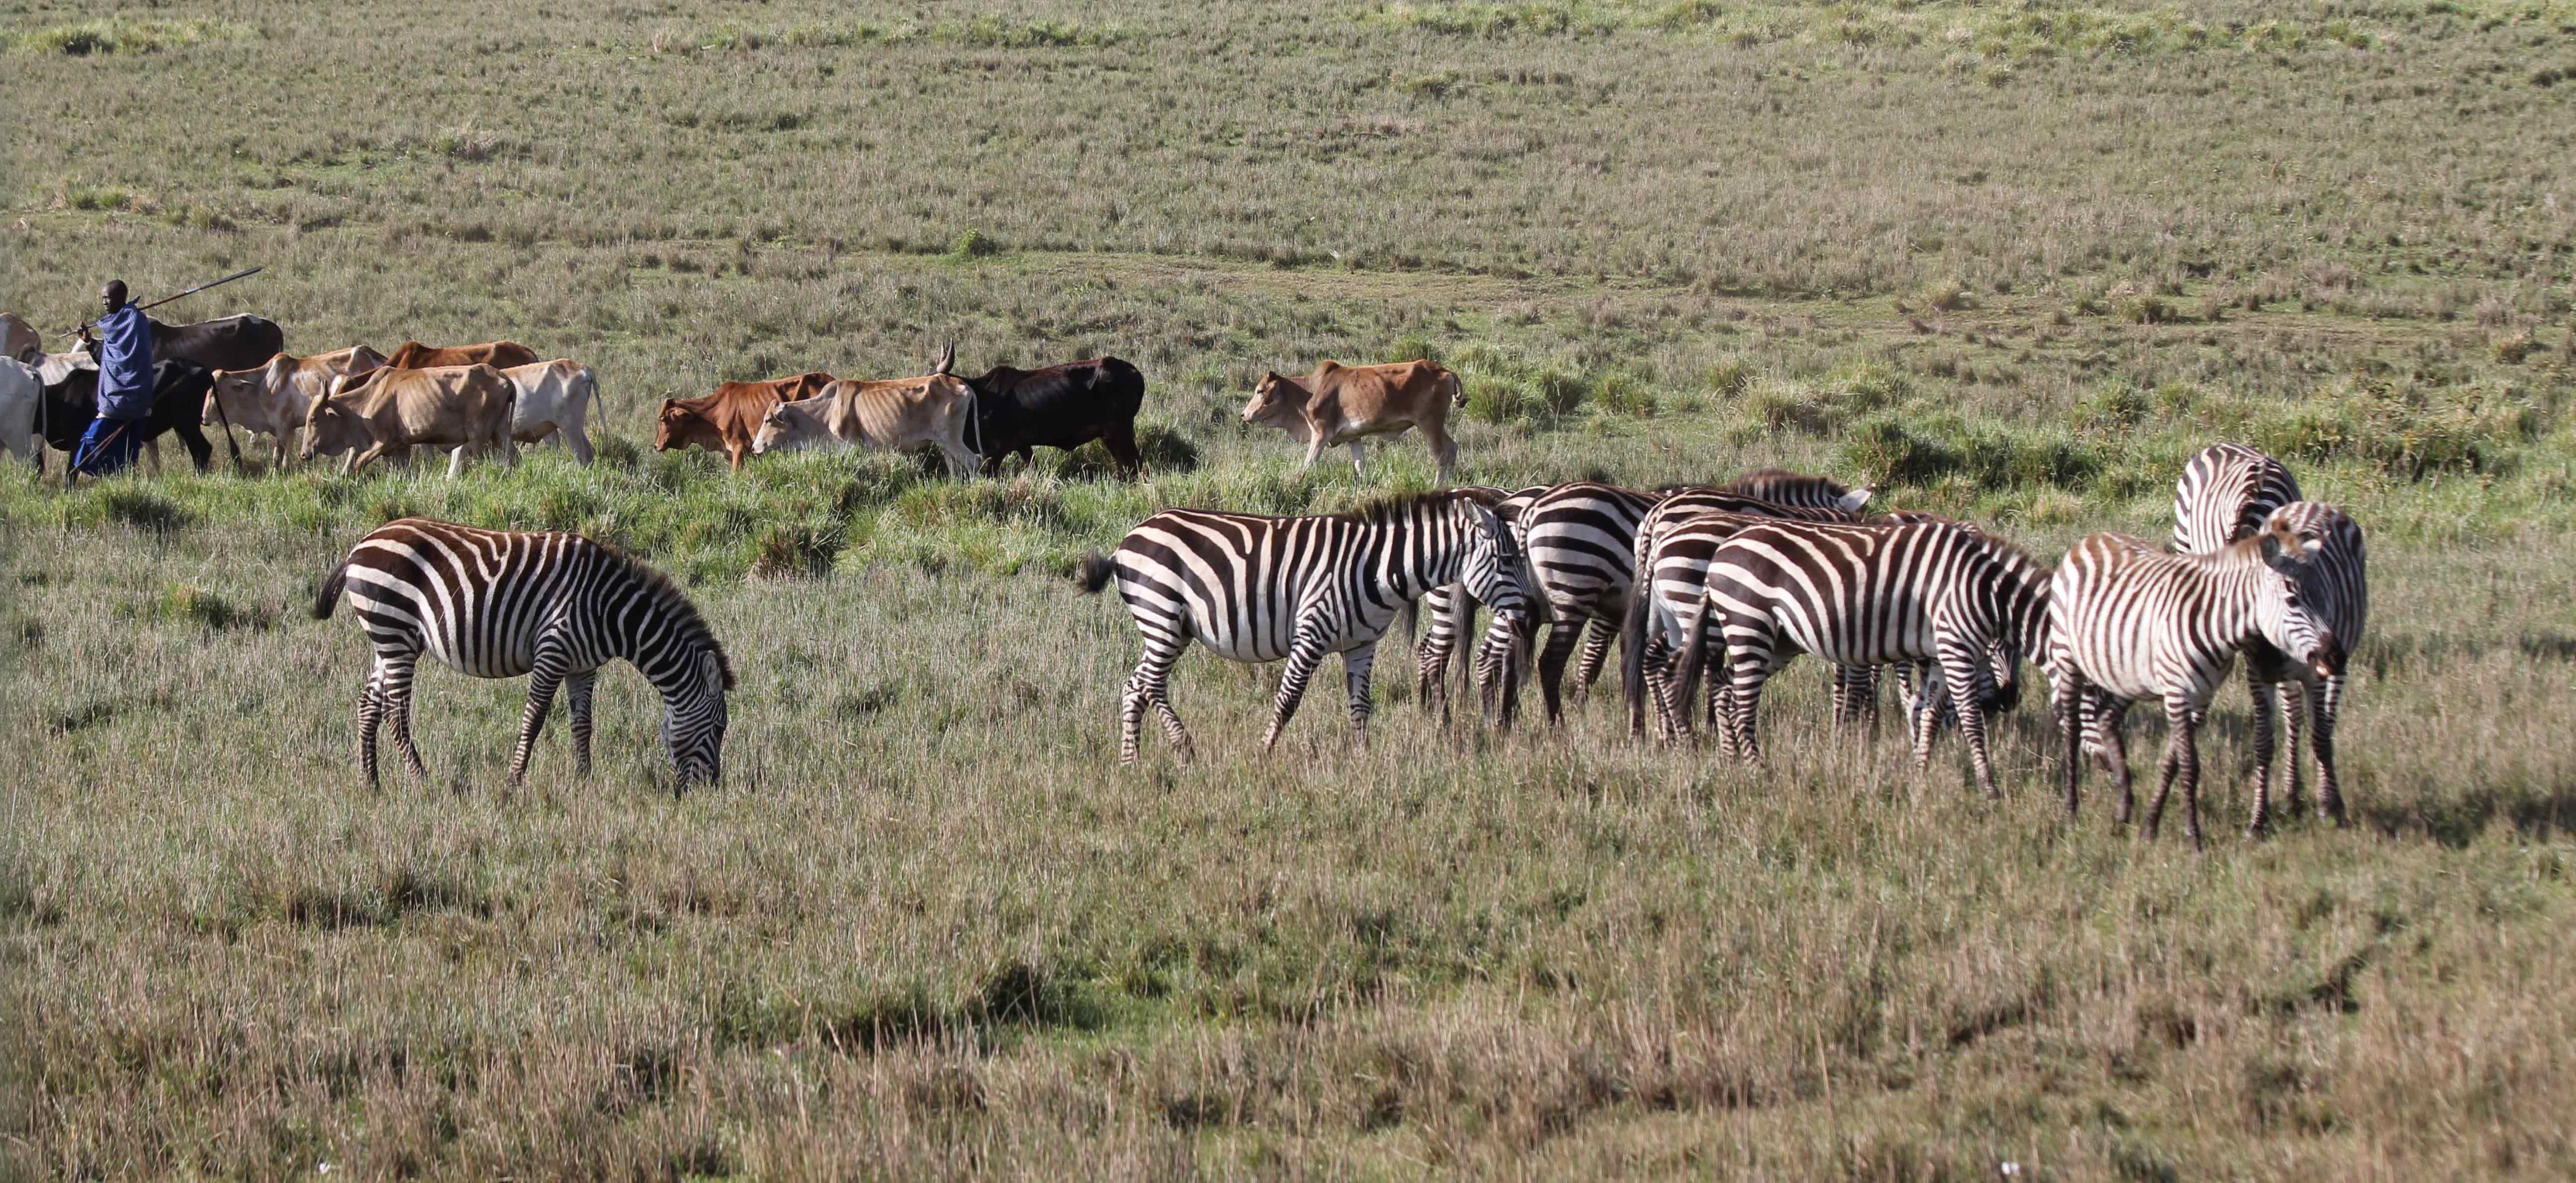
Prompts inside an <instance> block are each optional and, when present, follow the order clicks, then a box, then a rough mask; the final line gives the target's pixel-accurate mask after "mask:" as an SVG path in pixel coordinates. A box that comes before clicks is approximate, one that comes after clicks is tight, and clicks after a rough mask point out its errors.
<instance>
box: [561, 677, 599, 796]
mask: <svg viewBox="0 0 2576 1183" xmlns="http://www.w3.org/2000/svg"><path fill="white" fill-rule="evenodd" d="M598 683H599V671H598V670H583V671H582V672H580V673H578V674H573V675H570V676H568V677H566V678H565V679H564V707H565V709H567V710H569V711H571V712H572V769H573V775H575V776H588V775H590V692H591V689H592V687H594V686H596V685H597V684H598Z"/></svg>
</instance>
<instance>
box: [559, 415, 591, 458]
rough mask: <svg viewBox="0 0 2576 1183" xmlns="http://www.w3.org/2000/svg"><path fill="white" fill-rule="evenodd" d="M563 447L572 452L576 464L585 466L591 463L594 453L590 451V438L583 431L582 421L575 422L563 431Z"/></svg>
mask: <svg viewBox="0 0 2576 1183" xmlns="http://www.w3.org/2000/svg"><path fill="white" fill-rule="evenodd" d="M563 445H564V447H565V448H566V449H569V450H570V451H571V452H572V458H573V460H574V461H575V462H576V463H579V464H584V465H587V464H589V463H590V459H591V456H592V455H593V454H594V453H592V452H591V450H590V436H589V435H588V434H587V433H585V432H584V431H583V430H582V427H581V420H579V419H575V420H573V422H572V426H570V427H567V428H565V429H564V430H563Z"/></svg>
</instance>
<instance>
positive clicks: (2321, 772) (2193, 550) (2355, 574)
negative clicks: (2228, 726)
mask: <svg viewBox="0 0 2576 1183" xmlns="http://www.w3.org/2000/svg"><path fill="white" fill-rule="evenodd" d="M2293 503H2299V504H2303V505H2306V506H2308V508H2306V509H2303V510H2302V511H2301V515H2300V516H2301V523H2300V524H2301V525H2304V526H2307V527H2309V528H2311V529H2313V530H2317V531H2332V532H2335V533H2337V534H2339V535H2342V537H2341V540H2340V541H2339V543H2338V544H2337V545H2334V546H2330V547H2328V548H2326V549H2325V550H2323V551H2320V552H2319V558H2320V560H2321V561H2324V560H2328V559H2331V560H2332V561H2331V564H2330V567H2328V568H2325V569H2321V570H2320V571H2319V573H2318V587H2317V592H2316V594H2315V595H2313V596H2312V597H2311V598H2312V599H2313V600H2314V601H2315V604H2316V606H2317V608H2318V609H2319V611H2320V613H2321V614H2322V616H2323V620H2324V624H2325V626H2326V630H2327V631H2328V632H2330V633H2332V634H2333V635H2334V638H2335V640H2336V642H2337V652H2338V653H2339V654H2342V655H2349V654H2350V653H2351V652H2352V650H2353V648H2354V646H2356V645H2358V644H2360V642H2361V632H2362V627H2363V624H2364V620H2365V617H2366V616H2367V615H2368V611H2369V600H2370V589H2369V586H2368V584H2369V580H2368V577H2367V571H2366V566H2367V560H2366V556H2365V555H2364V553H2363V551H2364V547H2363V545H2362V538H2361V527H2360V526H2358V525H2355V524H2354V523H2353V521H2352V519H2351V518H2349V517H2346V516H2344V515H2343V514H2341V513H2339V512H2335V513H2333V515H2332V517H2331V518H2328V517H2326V516H2325V515H2326V514H2327V513H2329V512H2331V511H2329V510H2328V508H2327V507H2325V506H2322V505H2318V504H2316V503H2313V502H2301V501H2300V497H2299V482H2298V480H2297V478H2295V477H2293V476H2291V475H2290V470H2289V468H2288V466H2286V465H2284V464H2282V463H2281V462H2280V461H2278V460H2275V459H2273V458H2271V457H2270V456H2266V455H2264V454H2263V453H2261V452H2258V451H2255V450H2254V449H2252V448H2249V447H2246V446H2245V445H2243V444H2216V445H2212V446H2211V447H2208V448H2205V449H2202V450H2201V452H2200V454H2199V455H2196V456H2194V457H2192V458H2191V463H2189V464H2188V465H2186V466H2184V468H2183V473H2182V479H2181V480H2180V481H2179V482H2176V484H2175V485H2174V534H2173V546H2174V549H2175V550H2177V551H2180V552H2182V553H2184V554H2206V553H2208V552H2210V551H2214V550H2217V549H2219V548H2221V547H2224V546H2226V545H2227V544H2228V543H2230V542H2234V541H2236V540H2237V539H2239V538H2243V537H2246V536H2248V535H2250V534H2252V533H2254V531H2256V530H2257V529H2259V528H2261V526H2262V524H2263V520H2264V519H2265V518H2266V517H2268V516H2270V515H2271V513H2272V511H2273V510H2276V509H2278V508H2280V507H2282V506H2284V505H2289V504H2293ZM2343 686H2344V682H2343V677H2342V675H2341V673H2340V672H2338V673H2337V674H2336V675H2335V676H2334V677H2331V678H2319V677H2317V676H2316V675H2315V674H2314V673H2313V672H2311V671H2310V670H2309V669H2308V667H2306V666H2304V665H2301V664H2299V663H2297V662H2293V661H2287V660H2283V659H2282V657H2281V655H2280V651H2279V650H2276V649H2274V648H2272V647H2271V646H2270V645H2248V646H2247V647H2246V649H2245V688H2246V690H2247V691H2248V692H2249V693H2251V694H2252V695H2253V696H2254V698H2255V699H2256V700H2257V701H2256V702H2255V704H2254V726H2255V727H2256V728H2257V729H2259V730H2260V731H2261V732H2262V734H2259V735H2258V736H2257V737H2256V742H2255V746H2256V748H2258V749H2260V750H2265V751H2268V750H2270V742H2271V741H2270V735H2269V732H2270V729H2271V725H2272V716H2273V713H2274V707H2273V704H2272V703H2271V702H2269V701H2266V700H2268V699H2270V698H2272V697H2275V696H2276V695H2277V697H2278V698H2279V700H2280V702H2279V708H2278V709H2279V714H2280V717H2281V719H2282V721H2283V723H2284V724H2285V728H2284V730H2285V731H2286V733H2287V735H2288V738H2289V743H2288V744H2287V745H2286V751H2287V753H2288V755H2287V758H2286V760H2285V761H2284V762H2285V763H2286V764H2287V765H2288V772H2289V791H2288V793H2287V794H2286V799H2287V803H2288V806H2289V810H2290V813H2291V814H2292V815H2293V816H2296V815H2297V814H2298V813H2299V812H2300V811H2301V810H2302V809H2304V808H2305V805H2306V802H2305V793H2304V787H2305V786H2304V785H2303V784H2302V783H2301V782H2302V780H2303V779H2304V776H2303V774H2304V772H2305V771H2306V767H2307V763H2306V760H2305V759H2303V758H2302V750H2303V749H2306V750H2307V752H2308V754H2310V755H2313V757H2314V759H2315V761H2316V767H2317V800H2318V805H2319V807H2321V808H2322V809H2324V810H2325V812H2326V814H2327V816H2329V817H2332V818H2333V819H2334V821H2335V824H2336V825H2343V824H2344V822H2345V818H2344V808H2343V787H2342V784H2341V783H2340V782H2339V781H2338V779H2337V777H2336V774H2335V765H2334V729H2335V715H2336V713H2337V712H2338V711H2339V710H2341V708H2342V703H2343ZM2312 721H2313V730H2309V728H2310V725H2311V722H2312ZM2100 730H2101V729H2100V725H2099V723H2098V722H2096V721H2094V720H2089V719H2088V720H2087V721H2086V731H2087V734H2086V736H2085V738H2086V740H2087V742H2088V746H2089V748H2090V749H2091V750H2094V751H2100V750H2101V736H2100ZM2303 731H2305V732H2306V733H2307V734H2306V742H2304V743H2303V742H2301V733H2302V732H2303ZM2271 799H2272V762H2271V761H2270V760H2268V759H2267V760H2265V761H2263V763H2262V764H2261V765H2260V766H2258V767H2256V768H2255V770H2254V821H2253V823H2252V825H2251V827H2250V828H2251V829H2252V830H2253V831H2254V832H2256V833H2261V832H2262V831H2263V830H2264V829H2265V828H2267V827H2268V826H2269V825H2270V821H2271Z"/></svg>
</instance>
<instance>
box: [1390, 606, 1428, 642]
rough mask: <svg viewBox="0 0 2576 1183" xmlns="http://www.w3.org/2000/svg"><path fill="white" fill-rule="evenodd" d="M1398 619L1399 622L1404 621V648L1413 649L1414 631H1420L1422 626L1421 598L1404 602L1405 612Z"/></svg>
mask: <svg viewBox="0 0 2576 1183" xmlns="http://www.w3.org/2000/svg"><path fill="white" fill-rule="evenodd" d="M1396 619H1398V620H1400V621H1402V622H1403V626H1404V647H1405V648H1407V649H1411V648H1413V634H1414V631H1415V630H1416V629H1419V628H1420V627H1421V626H1422V600H1421V598H1420V597H1415V598H1413V599H1410V600H1406V601H1405V602H1404V612H1403V613H1402V614H1401V615H1399V616H1398V617H1397V618H1396Z"/></svg>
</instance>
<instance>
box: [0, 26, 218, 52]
mask: <svg viewBox="0 0 2576 1183" xmlns="http://www.w3.org/2000/svg"><path fill="white" fill-rule="evenodd" d="M249 33H250V30H249V29H248V28H247V27H245V26H242V25H237V24H233V23H232V22H229V21H220V20H204V19H197V18H181V19H173V20H159V19H140V20H137V19H128V18H124V17H110V18H108V19H105V20H93V21H79V22H75V23H71V24H61V25H47V26H45V27H43V28H38V29H29V30H27V31H25V32H21V33H0V47H5V48H8V49H13V50H16V51H18V52H21V53H57V54H62V55H65V56H67V57H88V56H92V55H101V54H111V53H159V52H161V51H163V50H166V49H177V48H180V47H182V46H189V45H195V44H197V43H199V42H202V41H216V40H231V39H235V38H240V37H245V36H248V35H249Z"/></svg>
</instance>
